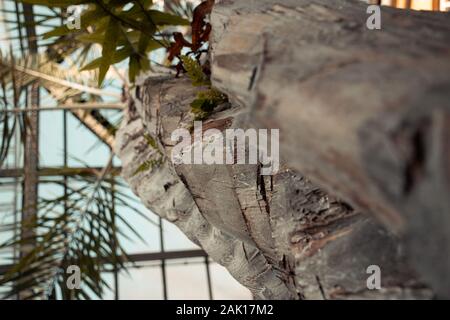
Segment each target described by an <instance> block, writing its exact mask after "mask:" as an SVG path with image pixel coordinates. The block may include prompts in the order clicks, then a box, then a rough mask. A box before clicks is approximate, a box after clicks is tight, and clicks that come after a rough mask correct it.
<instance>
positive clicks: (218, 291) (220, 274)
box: [210, 263, 252, 300]
mask: <svg viewBox="0 0 450 320" xmlns="http://www.w3.org/2000/svg"><path fill="white" fill-rule="evenodd" d="M210 268H211V278H212V288H213V298H214V300H234V299H236V300H251V299H252V295H251V293H250V291H249V290H248V289H247V288H245V287H244V286H242V285H241V284H240V283H239V282H237V281H236V280H235V279H234V278H233V277H232V276H231V275H230V274H229V273H228V271H227V270H226V269H225V268H224V267H222V266H221V265H219V264H217V263H212V264H211V265H210Z"/></svg>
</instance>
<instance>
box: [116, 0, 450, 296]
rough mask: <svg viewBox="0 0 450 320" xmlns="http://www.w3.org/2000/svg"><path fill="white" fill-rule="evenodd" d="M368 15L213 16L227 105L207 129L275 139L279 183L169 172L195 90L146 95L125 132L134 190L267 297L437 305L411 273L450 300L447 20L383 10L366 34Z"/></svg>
mask: <svg viewBox="0 0 450 320" xmlns="http://www.w3.org/2000/svg"><path fill="white" fill-rule="evenodd" d="M367 17H368V16H367V14H366V6H365V5H364V4H362V3H361V2H360V1H356V0H354V1H352V0H347V1H344V0H339V1H333V2H330V1H325V0H308V1H307V0H258V1H256V0H246V1H231V0H228V1H222V2H221V3H219V4H218V5H216V7H215V8H214V11H213V14H212V18H211V21H212V25H213V38H212V41H211V47H212V54H211V60H212V61H211V62H212V81H213V84H214V85H215V86H216V87H218V88H219V89H220V90H222V91H223V92H225V93H227V94H228V96H229V98H230V100H231V106H228V107H225V106H221V107H220V108H218V109H217V110H216V111H215V112H214V113H213V115H212V116H211V117H210V118H209V119H208V121H207V123H205V124H204V126H203V127H204V128H207V129H211V128H216V129H219V130H221V131H223V130H225V129H228V128H243V129H245V128H277V129H278V128H279V129H280V147H281V153H280V154H281V157H282V160H283V166H282V170H280V172H279V173H277V174H275V175H273V176H270V177H267V176H261V175H260V170H261V168H260V166H259V165H237V164H234V165H174V164H173V163H172V162H171V161H170V154H171V150H172V148H173V146H174V144H175V142H174V141H172V140H171V134H172V132H173V131H174V130H175V129H177V128H180V127H185V128H191V127H192V124H193V121H194V116H193V114H192V113H191V110H190V103H191V102H192V100H193V99H194V98H195V94H196V91H198V90H199V89H198V88H195V87H193V86H192V84H191V82H190V81H189V80H188V79H186V78H183V77H182V78H180V79H174V77H173V76H171V75H166V76H159V77H155V76H153V77H150V78H148V79H146V80H144V81H143V82H141V83H140V84H139V85H138V86H137V88H136V92H134V98H133V99H132V102H131V104H130V108H129V112H128V115H127V117H126V119H125V120H124V122H123V125H122V128H121V130H120V131H119V132H118V137H117V145H116V152H117V153H118V155H119V156H120V157H121V159H122V162H123V171H122V174H123V175H124V177H125V179H127V181H128V182H129V183H130V185H131V186H132V188H133V190H134V192H135V193H136V194H137V195H138V196H139V197H140V198H141V199H142V200H143V202H144V203H145V204H146V205H147V206H148V207H149V208H150V209H152V210H153V211H154V212H155V213H157V214H159V215H161V216H162V217H163V218H165V219H167V220H169V221H171V222H173V223H175V224H176V225H177V226H178V227H179V228H180V229H181V230H182V231H183V232H184V233H186V235H187V236H188V237H189V238H190V239H191V240H192V241H194V242H195V243H197V244H199V245H200V246H201V247H202V248H203V249H205V251H206V252H207V253H208V254H209V255H210V256H211V257H212V258H213V259H214V260H215V261H217V262H218V263H220V264H222V265H224V266H225V267H226V268H227V269H228V270H229V272H230V273H231V274H232V275H233V276H234V277H235V278H236V279H237V280H238V281H239V282H241V283H242V284H243V285H245V286H246V287H248V288H249V289H250V290H251V291H252V293H253V294H254V296H255V297H257V298H261V299H268V298H276V299H339V298H345V299H348V298H412V299H417V298H430V297H432V295H433V292H432V291H431V290H429V289H427V288H426V287H425V286H424V285H422V284H421V281H420V280H419V277H418V276H417V275H416V274H415V270H417V271H419V273H420V276H421V277H423V279H425V280H426V281H427V283H428V284H429V285H431V286H432V287H433V289H434V292H436V293H438V294H440V295H442V296H444V295H446V294H448V292H449V288H450V278H449V276H448V275H446V271H447V270H450V255H448V253H449V251H450V250H449V246H450V239H449V237H450V236H449V235H450V232H449V231H450V230H449V229H450V221H449V220H450V217H449V214H448V213H449V212H450V202H449V201H450V200H449V199H448V194H449V191H450V187H449V179H450V168H449V165H450V163H449V161H448V159H449V155H450V151H449V145H448V139H449V138H450V130H449V129H448V128H449V124H450V111H449V108H450V105H449V101H450V90H448V88H449V87H450V60H449V59H448V58H449V53H450V18H449V16H448V15H445V14H427V13H412V12H405V11H403V12H402V11H398V10H395V9H389V8H385V9H383V13H382V27H383V29H382V30H381V31H370V30H368V29H366V19H367ZM204 147H206V146H205V144H204ZM306 177H307V178H306ZM309 179H311V181H313V182H311V181H310V180H309ZM316 184H317V185H316ZM318 186H320V187H318ZM322 188H323V189H322ZM373 217H376V218H378V220H379V221H381V222H383V223H384V226H381V225H379V224H378V222H377V221H376V220H375V219H374V218H373ZM386 227H387V228H386ZM391 232H394V233H395V235H394V234H393V233H391ZM404 246H405V247H406V248H405V249H406V250H404V248H403V247H404ZM405 251H406V253H405ZM406 258H412V264H411V266H412V267H413V268H410V263H408V262H407V261H406ZM371 265H377V266H379V267H380V269H381V284H382V289H381V290H370V289H369V288H368V287H367V283H366V280H367V278H368V277H369V276H370V275H369V274H367V273H366V270H367V268H368V267H369V266H371Z"/></svg>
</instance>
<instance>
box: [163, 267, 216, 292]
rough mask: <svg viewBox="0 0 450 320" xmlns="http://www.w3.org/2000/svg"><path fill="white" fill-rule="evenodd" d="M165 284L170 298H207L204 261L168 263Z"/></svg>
mask: <svg viewBox="0 0 450 320" xmlns="http://www.w3.org/2000/svg"><path fill="white" fill-rule="evenodd" d="M167 284H168V298H169V299H170V300H201V299H205V300H207V299H209V297H208V286H207V282H206V267H205V264H204V263H199V264H191V265H168V266H167Z"/></svg>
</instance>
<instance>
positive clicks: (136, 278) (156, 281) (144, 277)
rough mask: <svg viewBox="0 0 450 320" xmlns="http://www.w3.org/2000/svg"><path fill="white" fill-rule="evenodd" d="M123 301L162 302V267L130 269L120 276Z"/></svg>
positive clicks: (120, 291)
mask: <svg viewBox="0 0 450 320" xmlns="http://www.w3.org/2000/svg"><path fill="white" fill-rule="evenodd" d="M119 293H120V299H121V300H162V299H163V289H162V277H161V268H160V267H145V268H139V269H130V270H129V272H128V273H126V272H122V273H121V274H120V275H119Z"/></svg>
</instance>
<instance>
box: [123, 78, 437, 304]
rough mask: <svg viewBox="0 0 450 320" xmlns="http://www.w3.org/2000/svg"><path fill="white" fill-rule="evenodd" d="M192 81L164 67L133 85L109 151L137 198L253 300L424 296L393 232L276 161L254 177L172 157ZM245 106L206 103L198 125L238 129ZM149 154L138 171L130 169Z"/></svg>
mask: <svg viewBox="0 0 450 320" xmlns="http://www.w3.org/2000/svg"><path fill="white" fill-rule="evenodd" d="M195 90H198V89H195V88H194V87H193V86H192V85H191V83H190V81H189V80H187V79H185V78H181V79H173V76H163V77H156V78H148V79H146V80H145V81H144V82H143V83H141V84H140V85H139V86H138V87H137V89H136V94H135V98H134V100H133V103H132V104H131V106H130V111H129V112H128V115H127V117H126V118H125V120H124V122H123V125H122V128H121V129H120V130H119V132H118V134H117V146H116V153H117V154H118V155H119V157H120V158H121V160H122V163H123V169H122V174H123V176H124V177H125V179H126V180H127V181H128V182H129V184H130V185H131V186H132V189H133V191H134V192H135V193H136V194H137V195H138V196H139V197H140V198H141V199H142V200H143V202H144V204H145V205H147V206H148V207H149V208H150V209H151V210H153V211H154V212H155V213H157V214H159V215H161V216H162V217H164V218H165V219H167V220H169V221H171V222H173V223H175V224H176V225H177V226H178V227H179V228H180V229H181V230H182V231H183V232H184V233H185V234H186V235H187V236H188V237H189V238H190V239H191V240H192V241H194V242H195V243H197V244H198V245H200V246H201V247H202V248H203V249H204V250H205V251H206V252H207V253H208V254H209V255H210V256H211V257H212V259H214V260H215V261H217V262H218V263H220V264H222V265H224V266H225V267H226V268H227V269H228V270H229V272H230V273H231V274H232V275H233V276H234V277H235V278H236V279H237V280H238V281H239V282H240V283H242V284H243V285H244V286H246V287H247V288H249V289H250V290H251V292H252V293H253V295H254V296H255V297H256V298H259V299H340V298H343V299H348V298H369V297H370V298H409V299H417V298H430V297H431V296H432V293H431V291H430V290H428V289H426V288H425V287H423V286H422V285H421V284H420V282H419V281H417V278H416V276H415V275H414V273H413V272H412V271H411V270H410V268H409V267H408V265H407V264H406V262H405V257H404V254H403V252H402V249H401V248H402V247H401V245H400V244H399V243H398V241H397V239H396V237H395V236H394V235H392V234H391V233H389V232H388V231H386V230H384V228H382V227H381V226H380V225H378V223H377V222H375V221H374V220H372V219H371V218H370V217H369V216H366V215H362V214H360V213H358V212H356V211H354V210H353V209H352V208H350V207H349V206H347V205H346V204H344V203H342V202H341V201H339V200H338V199H336V198H334V197H331V196H329V195H327V194H326V193H325V192H323V191H322V190H320V189H319V188H317V187H316V186H314V185H313V184H311V183H310V182H309V181H308V180H306V179H305V178H304V177H303V176H301V175H300V174H298V173H296V172H294V171H292V170H289V169H283V170H282V171H281V172H280V173H279V174H276V175H274V176H271V177H261V176H260V175H259V168H258V166H256V165H177V166H174V165H173V164H172V163H171V161H170V159H169V158H170V153H171V149H172V147H173V145H174V144H175V142H174V141H171V133H172V132H173V130H175V129H176V128H180V127H184V128H189V127H190V126H192V123H193V115H192V114H191V113H190V105H189V104H190V102H191V101H192V100H193V99H194V97H195ZM246 110H247V109H246V108H241V107H237V106H232V107H230V108H228V109H225V110H223V111H220V112H216V113H215V114H213V115H212V117H211V118H210V119H209V120H208V122H207V123H206V124H205V126H207V127H209V128H212V127H216V128H221V130H223V129H224V128H234V127H238V128H241V127H242V125H244V124H245V122H246V121H247V119H248V114H247V111H246ZM224 124H226V125H225V126H224ZM146 135H150V136H151V137H152V138H153V139H154V140H155V141H157V143H158V150H156V149H155V148H153V147H151V146H149V143H148V136H147V137H146ZM205 147H206V146H205ZM160 159H162V160H163V162H162V163H161V164H160V165H158V164H157V163H158V162H159V160H160ZM149 160H150V161H151V160H154V161H153V162H151V163H152V165H150V166H149V167H148V168H147V170H144V171H140V170H138V168H139V167H140V166H141V165H142V164H143V163H145V162H146V161H149ZM149 163H150V162H149ZM373 264H375V265H378V266H380V267H381V269H382V270H383V272H382V277H383V280H382V284H383V289H382V290H381V291H377V290H375V291H370V290H368V289H367V285H366V280H367V278H368V276H369V275H368V274H366V269H367V267H368V266H369V265H373Z"/></svg>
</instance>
